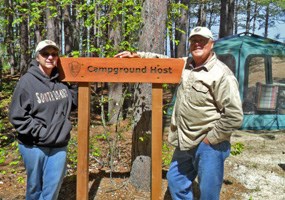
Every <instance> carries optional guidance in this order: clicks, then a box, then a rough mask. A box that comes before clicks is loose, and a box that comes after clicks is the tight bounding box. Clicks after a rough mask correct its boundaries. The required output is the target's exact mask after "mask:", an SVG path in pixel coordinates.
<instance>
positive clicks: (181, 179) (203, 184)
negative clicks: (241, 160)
mask: <svg viewBox="0 0 285 200" xmlns="http://www.w3.org/2000/svg"><path fill="white" fill-rule="evenodd" d="M230 147H231V145H230V143H229V142H228V141H224V142H221V143H219V144H216V145H207V144H205V143H204V142H201V143H200V144H199V145H198V146H197V147H196V148H194V149H192V150H189V151H180V150H179V148H176V149H175V151H174V154H173V158H172V161H171V164H170V167H169V171H168V173H167V180H168V187H169V190H170V194H171V196H172V199H173V200H178V199H179V200H182V199H183V200H193V199H194V195H193V189H192V188H193V187H192V186H193V185H192V184H193V181H194V180H195V178H196V177H197V176H198V182H199V189H200V199H201V200H218V199H219V198H220V191H221V188H222V183H223V177H224V161H225V159H226V158H227V157H228V156H229V154H230Z"/></svg>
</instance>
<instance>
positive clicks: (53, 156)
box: [19, 144, 67, 200]
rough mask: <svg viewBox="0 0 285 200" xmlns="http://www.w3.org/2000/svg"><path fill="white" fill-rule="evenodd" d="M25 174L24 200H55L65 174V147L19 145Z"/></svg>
mask: <svg viewBox="0 0 285 200" xmlns="http://www.w3.org/2000/svg"><path fill="white" fill-rule="evenodd" d="M19 150H20V153H21V155H22V157H23V161H24V165H25V168H26V173H27V189H26V200H43V199H45V200H56V199H57V197H58V194H59V190H60V187H61V184H62V181H63V178H64V175H65V173H66V151H67V147H66V146H65V147H60V148H54V147H38V146H26V145H23V144H19Z"/></svg>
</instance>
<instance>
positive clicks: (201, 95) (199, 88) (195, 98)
mask: <svg viewBox="0 0 285 200" xmlns="http://www.w3.org/2000/svg"><path fill="white" fill-rule="evenodd" d="M208 93H209V88H208V87H206V86H205V85H204V84H203V83H202V82H201V81H196V82H195V83H194V84H193V85H192V92H191V95H190V98H191V102H192V103H193V104H195V105H204V104H205V102H206V99H207V95H208Z"/></svg>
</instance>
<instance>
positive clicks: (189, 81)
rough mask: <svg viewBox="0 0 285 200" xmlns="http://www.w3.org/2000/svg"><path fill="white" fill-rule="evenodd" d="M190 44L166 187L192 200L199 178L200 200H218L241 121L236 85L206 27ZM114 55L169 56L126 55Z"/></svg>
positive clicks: (176, 107)
mask: <svg viewBox="0 0 285 200" xmlns="http://www.w3.org/2000/svg"><path fill="white" fill-rule="evenodd" d="M189 42H190V53H191V55H192V58H191V57H189V58H184V59H185V66H184V70H183V72H182V77H181V81H180V84H179V86H178V89H177V98H176V102H175V105H174V109H173V114H172V117H171V126H170V131H169V135H168V141H169V142H170V143H171V144H172V145H174V146H175V147H176V149H175V151H174V154H173V158H172V162H171V164H170V167H169V171H168V173H167V180H168V186H169V190H170V193H171V196H172V198H173V199H174V200H178V199H181V200H182V199H187V200H190V199H194V195H193V190H192V186H193V182H194V180H195V179H196V177H198V183H199V188H200V199H201V200H218V199H219V196H220V191H221V187H222V183H223V176H224V161H225V159H226V158H227V157H228V156H229V154H230V138H231V134H232V133H233V131H234V130H235V129H237V128H239V127H240V126H241V124H242V119H243V112H242V106H241V100H240V95H239V90H238V82H237V80H236V78H235V76H234V74H233V73H232V72H231V70H230V69H229V68H228V67H227V66H226V65H225V64H224V63H222V62H221V61H220V60H219V59H218V58H217V56H216V54H215V52H214V51H213V46H214V40H213V35H212V32H211V31H210V30H209V29H208V28H206V27H196V28H194V29H193V30H192V31H191V33H190V37H189ZM115 57H142V58H143V57H148V58H150V57H152V58H154V57H158V58H162V57H165V56H163V55H159V54H154V53H149V52H137V53H130V52H127V51H124V52H122V53H119V54H117V55H116V56H115Z"/></svg>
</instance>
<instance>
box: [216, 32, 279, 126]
mask: <svg viewBox="0 0 285 200" xmlns="http://www.w3.org/2000/svg"><path fill="white" fill-rule="evenodd" d="M214 50H215V52H216V53H217V55H218V57H219V58H220V59H221V60H222V61H223V62H224V63H226V64H227V65H228V66H229V67H230V68H231V70H232V71H233V72H234V74H235V76H236V77H237V79H238V81H239V89H240V94H241V99H242V102H243V110H244V121H243V125H242V129H248V130H263V129H267V130H274V129H285V44H284V43H281V42H278V41H275V40H272V39H268V38H264V37H261V36H258V35H255V34H251V33H241V34H238V35H233V36H229V37H225V38H221V39H219V40H217V41H215V46H214Z"/></svg>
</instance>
